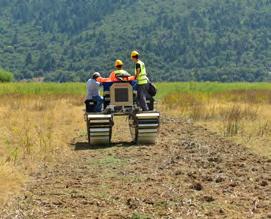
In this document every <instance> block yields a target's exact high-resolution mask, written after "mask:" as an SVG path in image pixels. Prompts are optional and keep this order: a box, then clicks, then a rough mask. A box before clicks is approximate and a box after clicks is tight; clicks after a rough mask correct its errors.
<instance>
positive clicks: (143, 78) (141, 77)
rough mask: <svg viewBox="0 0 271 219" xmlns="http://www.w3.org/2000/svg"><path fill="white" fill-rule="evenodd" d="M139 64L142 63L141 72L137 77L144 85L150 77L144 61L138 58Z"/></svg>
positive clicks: (140, 83)
mask: <svg viewBox="0 0 271 219" xmlns="http://www.w3.org/2000/svg"><path fill="white" fill-rule="evenodd" d="M137 64H140V68H141V72H140V74H139V75H138V77H137V84H138V85H143V84H147V83H148V78H147V71H146V68H145V64H144V62H142V61H140V60H138V61H137ZM136 73H137V71H136V68H135V74H136Z"/></svg>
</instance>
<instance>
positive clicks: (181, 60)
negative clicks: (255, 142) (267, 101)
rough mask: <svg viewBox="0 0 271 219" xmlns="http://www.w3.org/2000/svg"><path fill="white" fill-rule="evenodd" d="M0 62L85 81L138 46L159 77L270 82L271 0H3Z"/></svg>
mask: <svg viewBox="0 0 271 219" xmlns="http://www.w3.org/2000/svg"><path fill="white" fill-rule="evenodd" d="M0 8H1V11H0V66H2V68H4V69H8V70H9V71H12V72H14V75H15V78H16V79H17V80H21V79H30V78H34V77H44V78H45V80H46V81H60V82H65V81H84V80H86V78H87V77H88V75H89V73H90V72H94V71H101V72H102V73H104V75H107V74H108V72H110V71H111V70H112V69H113V62H114V59H116V58H121V59H124V61H125V67H126V68H127V69H128V70H129V71H133V67H134V66H133V64H132V63H131V61H130V60H129V52H130V51H131V50H133V49H137V50H139V52H140V53H141V54H142V59H143V60H144V62H145V63H146V66H147V70H148V72H149V73H150V75H151V77H152V78H153V79H154V80H157V81H189V80H195V81H223V82H231V81H266V80H270V74H269V72H270V71H271V69H270V67H271V65H270V63H271V50H270V43H271V32H270V31H269V30H270V28H271V0H258V1H254V0H225V1H219V0H206V1H196V0H172V1H171V3H170V4H168V2H167V1H162V0H158V1H143V0H59V1H54V0H48V1H42V0H1V1H0Z"/></svg>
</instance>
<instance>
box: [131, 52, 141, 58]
mask: <svg viewBox="0 0 271 219" xmlns="http://www.w3.org/2000/svg"><path fill="white" fill-rule="evenodd" d="M135 56H139V53H138V52H137V51H133V52H131V58H133V57H135Z"/></svg>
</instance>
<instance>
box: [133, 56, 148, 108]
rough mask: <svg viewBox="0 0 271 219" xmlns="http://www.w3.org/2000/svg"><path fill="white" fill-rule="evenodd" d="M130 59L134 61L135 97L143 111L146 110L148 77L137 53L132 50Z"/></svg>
mask: <svg viewBox="0 0 271 219" xmlns="http://www.w3.org/2000/svg"><path fill="white" fill-rule="evenodd" d="M131 59H132V61H133V62H134V63H135V78H136V80H137V98H138V104H139V106H140V107H141V108H142V110H143V111H148V110H149V108H148V105H147V98H148V97H149V93H148V90H149V79H148V77H147V71H146V67H145V64H144V62H142V61H141V60H139V53H138V52H137V51H133V52H132V53H131Z"/></svg>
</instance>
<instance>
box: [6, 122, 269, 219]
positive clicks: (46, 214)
mask: <svg viewBox="0 0 271 219" xmlns="http://www.w3.org/2000/svg"><path fill="white" fill-rule="evenodd" d="M123 125H125V124H124V123H123V124H122V122H119V124H117V127H116V130H115V131H116V132H118V133H121V134H115V136H114V141H115V142H116V143H115V144H114V145H113V147H109V148H92V149H89V148H88V147H87V145H86V143H84V142H83V140H84V139H76V141H75V143H74V147H75V151H74V156H73V157H72V158H69V159H67V160H66V161H65V162H63V163H59V164H57V165H56V166H55V167H54V168H53V169H51V168H48V169H45V170H44V171H42V172H41V173H39V174H37V175H36V176H35V177H34V178H33V180H32V182H31V183H30V184H29V185H28V188H27V190H26V192H25V194H24V195H23V196H22V197H19V198H18V199H17V200H16V204H13V205H12V206H9V210H7V211H6V213H5V216H3V218H14V217H16V218H35V219H36V218H58V219H59V218H268V217H269V218H271V207H270V206H271V198H270V197H271V160H268V159H265V158H261V157H259V156H257V155H254V154H253V153H251V152H249V151H248V150H247V149H245V148H244V147H243V146H241V145H236V144H234V143H232V142H230V141H227V140H225V139H223V138H221V137H219V136H218V135H216V134H215V133H210V132H208V131H207V130H206V129H204V128H202V127H198V126H195V125H193V124H192V123H190V122H187V121H183V120H181V119H176V118H168V117H165V118H163V119H162V127H161V131H160V135H159V138H158V142H157V144H156V145H153V146H135V145H131V144H128V143H123V141H124V140H125V138H127V137H128V132H127V131H126V132H120V130H122V129H121V128H123V127H124V126H123ZM80 141H81V143H80ZM82 142H83V143H82ZM3 215H4V214H3Z"/></svg>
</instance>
